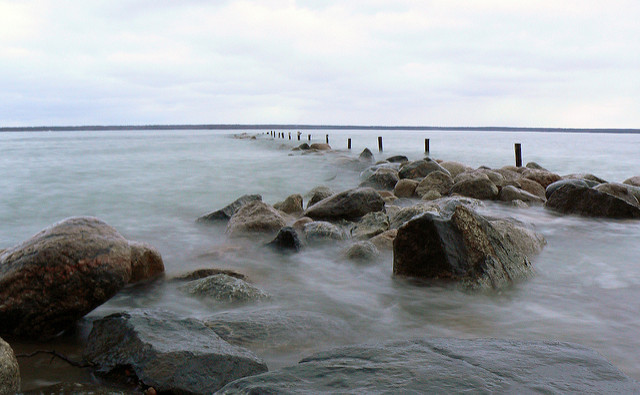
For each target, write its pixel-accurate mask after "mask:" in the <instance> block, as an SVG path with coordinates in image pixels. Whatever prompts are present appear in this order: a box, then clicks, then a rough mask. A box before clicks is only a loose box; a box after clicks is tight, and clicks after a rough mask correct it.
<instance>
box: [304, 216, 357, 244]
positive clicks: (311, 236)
mask: <svg viewBox="0 0 640 395" xmlns="http://www.w3.org/2000/svg"><path fill="white" fill-rule="evenodd" d="M302 232H303V234H304V238H305V240H307V241H308V242H314V241H329V240H344V239H345V238H346V235H345V234H344V232H343V231H342V229H340V228H338V227H337V226H336V225H334V224H332V223H331V222H326V221H314V222H310V223H308V224H306V225H305V226H304V229H303V231H302Z"/></svg>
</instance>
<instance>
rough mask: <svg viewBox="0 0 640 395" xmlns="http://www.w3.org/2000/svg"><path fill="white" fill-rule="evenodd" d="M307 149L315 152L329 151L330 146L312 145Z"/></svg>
mask: <svg viewBox="0 0 640 395" xmlns="http://www.w3.org/2000/svg"><path fill="white" fill-rule="evenodd" d="M309 149H313V150H316V151H331V146H330V145H329V144H325V143H313V144H311V145H310V146H309Z"/></svg>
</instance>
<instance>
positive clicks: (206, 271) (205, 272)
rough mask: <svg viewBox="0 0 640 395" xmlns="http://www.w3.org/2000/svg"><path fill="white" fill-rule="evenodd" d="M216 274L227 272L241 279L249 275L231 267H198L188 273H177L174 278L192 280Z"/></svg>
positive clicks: (228, 274)
mask: <svg viewBox="0 0 640 395" xmlns="http://www.w3.org/2000/svg"><path fill="white" fill-rule="evenodd" d="M216 274H226V275H227V276H231V277H235V278H239V279H240V280H245V281H246V280H247V276H245V275H244V274H241V273H237V272H234V271H233V270H229V269H216V268H202V269H196V270H193V271H191V272H188V273H184V274H180V275H177V276H175V277H174V278H173V280H177V281H192V280H198V279H201V278H205V277H209V276H215V275H216Z"/></svg>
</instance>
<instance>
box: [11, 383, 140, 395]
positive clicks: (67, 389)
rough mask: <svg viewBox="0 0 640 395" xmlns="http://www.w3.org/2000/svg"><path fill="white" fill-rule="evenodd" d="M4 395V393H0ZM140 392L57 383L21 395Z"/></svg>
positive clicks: (108, 394) (123, 394) (110, 394)
mask: <svg viewBox="0 0 640 395" xmlns="http://www.w3.org/2000/svg"><path fill="white" fill-rule="evenodd" d="M2 394H4V392H2ZM134 394H138V395H139V394H140V392H139V391H138V392H134V391H125V390H121V389H115V388H108V387H104V386H98V385H94V384H84V383H58V384H54V385H49V386H46V387H41V388H37V389H34V390H31V391H25V392H23V395H134Z"/></svg>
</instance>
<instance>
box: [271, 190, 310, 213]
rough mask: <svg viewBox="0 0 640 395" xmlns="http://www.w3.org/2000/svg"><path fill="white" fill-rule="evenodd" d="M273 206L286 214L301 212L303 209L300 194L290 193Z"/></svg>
mask: <svg viewBox="0 0 640 395" xmlns="http://www.w3.org/2000/svg"><path fill="white" fill-rule="evenodd" d="M273 208H275V209H276V210H280V211H282V212H284V213H287V214H296V213H301V212H302V211H303V210H304V208H303V205H302V196H301V195H298V194H295V195H290V196H288V197H287V198H286V199H285V200H284V201H282V202H278V203H276V204H274V205H273Z"/></svg>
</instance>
